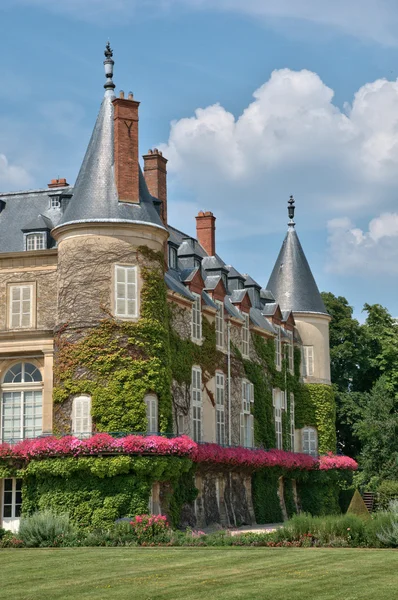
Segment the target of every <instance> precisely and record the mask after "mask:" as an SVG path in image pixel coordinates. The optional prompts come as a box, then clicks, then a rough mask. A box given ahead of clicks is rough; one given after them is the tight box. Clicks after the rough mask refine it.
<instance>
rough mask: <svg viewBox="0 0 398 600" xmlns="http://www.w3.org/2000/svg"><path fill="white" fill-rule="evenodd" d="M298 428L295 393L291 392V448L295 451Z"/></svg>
mask: <svg viewBox="0 0 398 600" xmlns="http://www.w3.org/2000/svg"><path fill="white" fill-rule="evenodd" d="M295 446H296V429H295V404H294V394H292V393H290V450H291V451H292V452H294V451H295Z"/></svg>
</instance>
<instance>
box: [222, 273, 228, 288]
mask: <svg viewBox="0 0 398 600" xmlns="http://www.w3.org/2000/svg"><path fill="white" fill-rule="evenodd" d="M221 279H222V282H223V284H224V287H225V289H226V291H227V292H228V277H227V274H226V273H221Z"/></svg>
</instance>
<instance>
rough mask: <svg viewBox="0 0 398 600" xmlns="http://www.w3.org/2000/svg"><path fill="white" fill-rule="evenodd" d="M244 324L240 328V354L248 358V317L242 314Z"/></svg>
mask: <svg viewBox="0 0 398 600" xmlns="http://www.w3.org/2000/svg"><path fill="white" fill-rule="evenodd" d="M242 316H243V319H244V323H243V327H242V354H243V356H246V357H248V356H249V335H250V332H249V315H248V314H247V313H242Z"/></svg>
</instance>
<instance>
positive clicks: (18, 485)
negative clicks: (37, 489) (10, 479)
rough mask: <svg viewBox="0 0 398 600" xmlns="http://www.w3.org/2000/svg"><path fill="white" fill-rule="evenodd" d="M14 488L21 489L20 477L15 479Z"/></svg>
mask: <svg viewBox="0 0 398 600" xmlns="http://www.w3.org/2000/svg"><path fill="white" fill-rule="evenodd" d="M15 489H16V490H17V491H19V490H22V479H17V481H16V484H15Z"/></svg>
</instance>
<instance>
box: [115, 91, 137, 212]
mask: <svg viewBox="0 0 398 600" xmlns="http://www.w3.org/2000/svg"><path fill="white" fill-rule="evenodd" d="M139 105H140V103H139V102H137V101H136V100H134V97H133V94H132V93H131V92H130V93H129V95H128V98H127V99H126V98H125V97H124V92H120V96H119V98H115V100H113V106H114V117H113V120H114V121H113V122H114V133H115V139H114V146H115V179H116V187H117V191H118V195H119V201H120V202H134V203H137V204H138V203H139V201H140V190H139V164H138V107H139Z"/></svg>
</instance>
